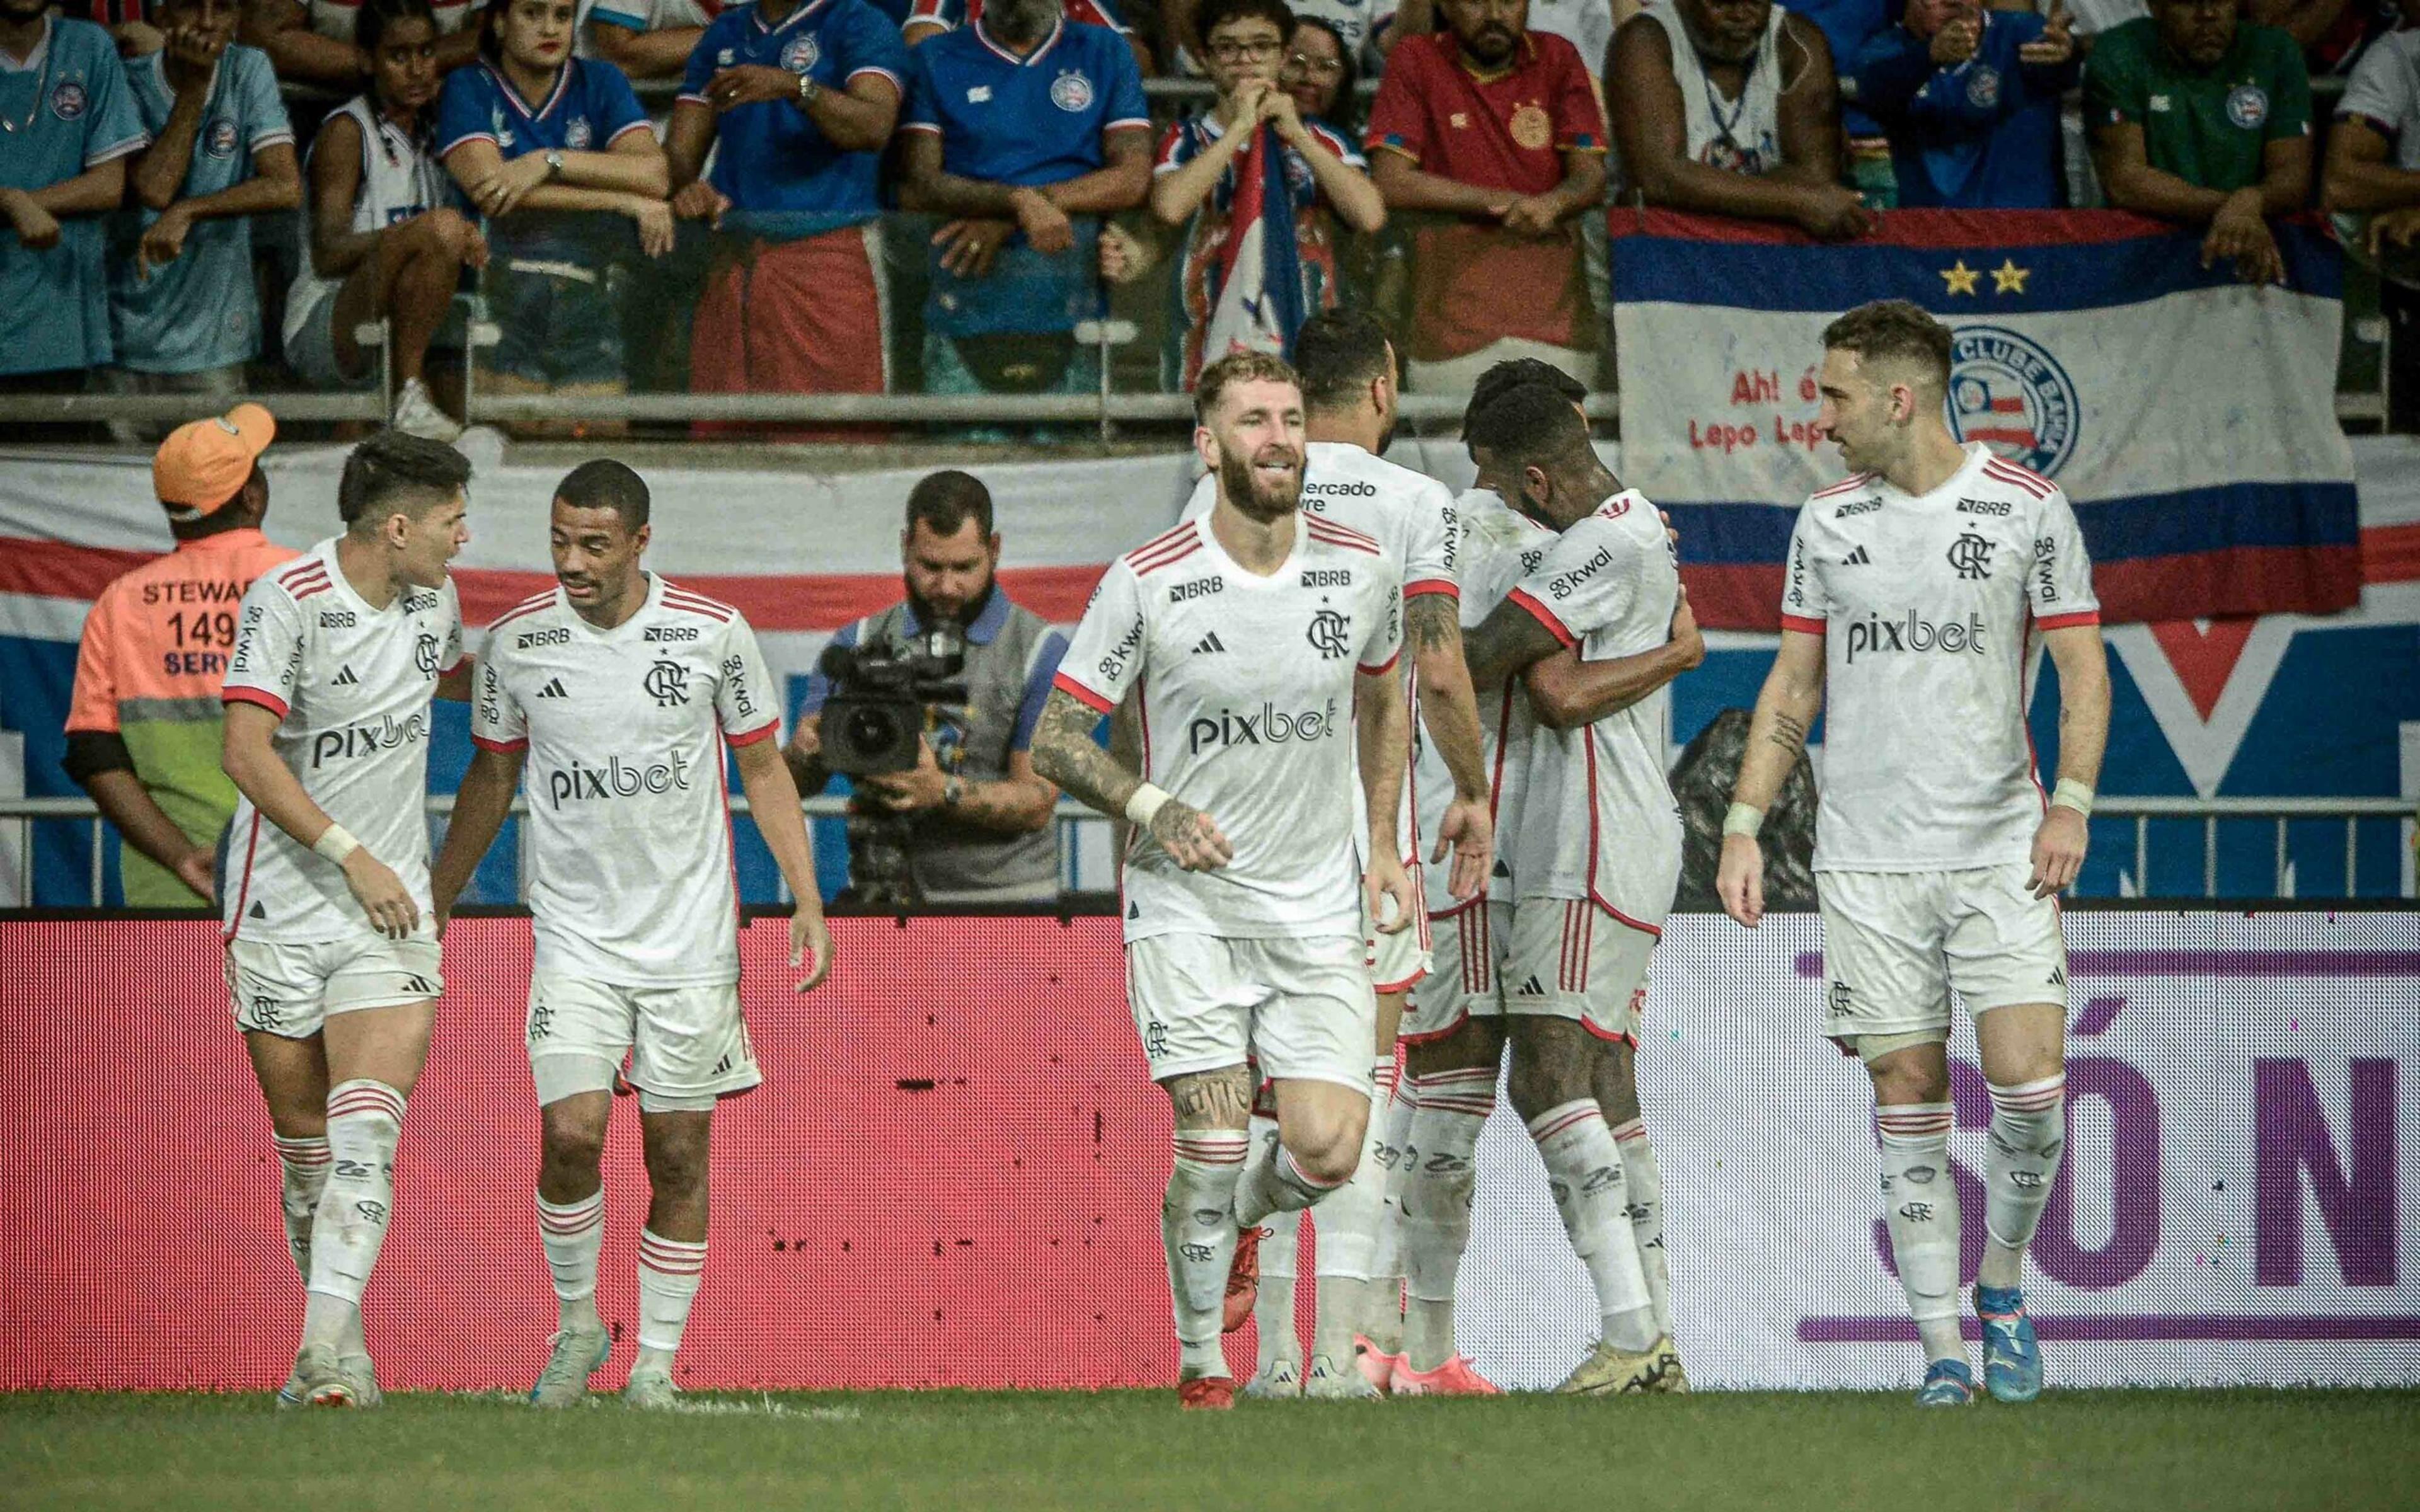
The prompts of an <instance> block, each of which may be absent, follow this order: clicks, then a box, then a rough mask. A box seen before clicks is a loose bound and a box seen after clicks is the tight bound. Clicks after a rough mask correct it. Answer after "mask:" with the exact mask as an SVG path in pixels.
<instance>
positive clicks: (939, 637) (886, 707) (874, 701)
mask: <svg viewBox="0 0 2420 1512" xmlns="http://www.w3.org/2000/svg"><path fill="white" fill-rule="evenodd" d="M820 665H821V666H822V668H823V673H824V675H825V676H826V677H828V678H830V679H831V685H832V693H831V697H830V699H828V700H826V701H825V702H824V710H823V763H824V764H825V765H826V766H828V767H830V768H831V769H832V770H833V771H835V772H838V773H840V774H842V775H843V776H845V777H879V776H881V775H882V774H883V773H885V772H906V771H912V770H914V768H915V765H916V741H917V737H918V736H920V735H922V734H923V732H924V724H925V717H926V711H927V710H928V709H930V708H931V707H932V706H933V705H935V704H941V703H964V702H966V701H967V687H966V685H965V684H964V683H957V682H953V681H951V679H952V678H954V677H956V676H957V675H958V673H959V672H961V671H965V669H966V665H967V638H966V633H965V632H964V631H962V630H960V629H959V628H958V627H957V626H956V625H939V626H936V627H935V628H933V629H930V630H927V631H925V632H924V633H923V635H920V636H916V637H914V638H912V639H909V640H897V641H892V642H890V643H888V644H884V645H872V646H826V647H825V648H824V655H823V660H822V662H821V663H820Z"/></svg>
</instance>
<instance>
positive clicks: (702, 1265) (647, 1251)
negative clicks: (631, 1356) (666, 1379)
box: [630, 1228, 706, 1376]
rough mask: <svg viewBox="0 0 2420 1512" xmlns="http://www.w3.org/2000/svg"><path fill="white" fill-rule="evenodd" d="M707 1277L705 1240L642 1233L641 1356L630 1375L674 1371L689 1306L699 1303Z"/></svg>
mask: <svg viewBox="0 0 2420 1512" xmlns="http://www.w3.org/2000/svg"><path fill="white" fill-rule="evenodd" d="M705 1279H706V1241H705V1240H702V1239H699V1240H687V1239H666V1238H665V1237H664V1236H663V1235H661V1234H659V1233H657V1232H656V1231H655V1230H654V1229H652V1228H642V1229H640V1230H639V1358H638V1359H637V1360H635V1361H633V1362H632V1363H631V1365H630V1374H632V1375H634V1376H635V1375H639V1374H641V1373H642V1372H644V1371H650V1370H654V1371H661V1372H663V1373H664V1374H667V1375H669V1374H671V1373H672V1368H673V1354H674V1352H675V1350H678V1349H679V1348H680V1341H681V1331H682V1330H684V1329H686V1328H688V1327H689V1306H690V1303H693V1302H695V1301H696V1300H697V1288H698V1284H699V1283H700V1282H702V1281H704V1280H705Z"/></svg>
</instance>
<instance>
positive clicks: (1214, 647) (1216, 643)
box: [1193, 630, 1227, 656]
mask: <svg viewBox="0 0 2420 1512" xmlns="http://www.w3.org/2000/svg"><path fill="white" fill-rule="evenodd" d="M1226 650H1227V643H1226V642H1225V641H1223V640H1219V639H1218V631H1216V630H1213V631H1211V632H1210V633H1209V634H1208V635H1205V636H1203V637H1202V639H1201V640H1196V641H1195V642H1193V654H1194V655H1195V656H1209V655H1212V654H1214V653H1216V654H1219V655H1224V654H1225V652H1226Z"/></svg>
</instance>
